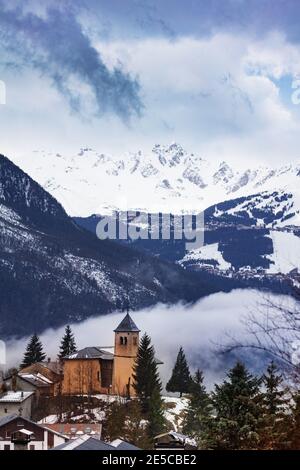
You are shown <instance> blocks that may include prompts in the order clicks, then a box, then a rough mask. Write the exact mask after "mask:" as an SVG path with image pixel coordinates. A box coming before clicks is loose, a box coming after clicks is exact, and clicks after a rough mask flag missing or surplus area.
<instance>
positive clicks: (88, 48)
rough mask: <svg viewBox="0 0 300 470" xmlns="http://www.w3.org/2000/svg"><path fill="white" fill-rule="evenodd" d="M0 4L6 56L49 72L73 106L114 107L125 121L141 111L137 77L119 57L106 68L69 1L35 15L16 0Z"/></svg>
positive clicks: (99, 109) (77, 108)
mask: <svg viewBox="0 0 300 470" xmlns="http://www.w3.org/2000/svg"><path fill="white" fill-rule="evenodd" d="M0 5H1V11H0V27H1V45H2V47H4V49H5V50H6V51H7V52H8V53H9V54H10V60H11V59H12V57H15V58H16V60H17V61H21V63H22V65H23V66H29V67H32V68H33V69H35V70H37V71H39V72H40V73H41V74H42V76H45V77H48V78H50V79H51V81H52V83H53V85H54V86H55V87H56V88H57V90H58V91H59V92H60V93H62V94H63V96H64V97H65V98H66V99H67V100H68V102H69V104H70V106H71V108H72V110H73V111H75V112H81V111H83V110H85V111H86V110H87V108H88V106H87V103H88V105H89V106H91V107H93V108H92V112H93V113H94V114H95V115H97V116H99V115H103V114H104V113H114V114H116V115H118V116H119V117H120V118H122V119H123V120H125V121H126V120H128V119H129V118H130V117H131V116H133V115H137V116H139V115H140V114H141V111H142V108H143V104H142V102H141V98H140V85H139V82H138V81H137V79H136V78H133V77H132V76H131V75H130V74H129V73H128V72H124V71H123V70H122V66H121V65H120V63H119V64H118V65H116V66H115V67H113V68H111V69H109V68H108V67H107V66H106V65H105V64H104V62H103V60H102V58H101V55H100V54H99V52H98V51H97V50H96V49H95V48H94V47H93V45H92V43H91V40H90V39H89V37H88V35H87V34H86V33H85V32H84V31H83V27H82V25H81V24H80V23H79V21H78V19H77V17H76V15H75V13H74V11H73V10H72V9H71V8H70V6H68V7H66V8H65V9H62V8H58V7H51V8H48V9H47V11H46V13H45V12H44V14H40V15H38V14H37V13H33V12H32V11H25V10H24V9H23V8H22V7H21V6H20V4H19V5H18V6H15V7H14V8H7V7H6V6H5V3H4V2H3V1H2V0H1V2H0Z"/></svg>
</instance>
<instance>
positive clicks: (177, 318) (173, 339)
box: [8, 290, 284, 387]
mask: <svg viewBox="0 0 300 470" xmlns="http://www.w3.org/2000/svg"><path fill="white" fill-rule="evenodd" d="M271 297H272V299H273V300H274V299H275V298H276V299H278V298H279V297H278V296H271ZM280 298H282V299H284V297H283V296H282V297H280ZM262 301H263V298H262V295H261V294H260V293H259V292H258V291H253V290H235V291H233V292H231V293H228V294H224V293H218V294H213V295H210V296H208V297H206V298H204V299H202V300H200V301H199V302H197V303H196V304H195V305H193V306H190V307H186V306H183V305H180V304H178V305H175V306H169V307H168V306H165V305H157V306H156V307H154V308H151V309H147V310H142V311H138V312H134V313H132V317H133V319H134V320H135V322H136V323H137V325H138V326H139V328H140V329H141V330H142V332H145V331H146V332H147V333H148V334H149V335H150V336H151V338H152V341H153V344H154V345H155V349H156V355H157V357H158V358H159V359H161V360H162V361H163V362H164V364H163V365H162V366H160V373H161V376H162V378H163V382H164V383H166V381H167V380H168V378H169V376H170V373H171V369H172V367H173V364H174V361H175V358H176V355H177V352H178V349H179V346H180V345H181V346H183V348H184V350H185V352H186V355H187V358H188V361H189V363H190V366H191V369H192V370H195V369H196V368H198V367H200V368H201V369H202V370H204V372H205V377H206V383H207V385H208V386H209V387H212V386H213V384H214V383H215V382H216V381H218V380H220V379H222V378H223V377H224V375H225V372H226V370H227V369H228V367H229V366H231V365H232V364H233V362H234V361H235V360H236V358H237V355H238V357H240V358H242V359H243V360H244V361H245V362H246V363H247V364H248V365H249V366H250V367H251V368H252V369H253V370H256V371H258V372H261V371H262V370H263V369H264V367H265V365H266V359H265V358H263V357H262V356H261V355H260V356H258V357H256V355H254V353H253V352H250V351H249V350H247V351H243V352H242V351H239V352H238V353H237V355H234V356H226V357H224V356H222V355H218V354H216V350H217V349H218V345H219V344H222V343H223V344H224V343H225V342H226V341H228V336H227V334H228V335H230V336H234V337H237V338H238V339H239V340H241V341H242V340H243V338H245V340H246V332H245V329H244V325H243V324H242V322H241V319H242V318H244V317H245V315H247V314H248V313H249V312H256V311H257V305H258V304H261V303H262ZM123 316H124V313H123V314H122V313H116V314H111V315H106V316H101V317H97V318H92V319H89V320H87V321H85V322H83V323H79V324H74V325H72V329H73V331H74V333H75V336H76V339H77V344H78V346H79V348H83V347H86V346H112V345H113V341H114V336H113V329H114V328H115V327H116V325H118V323H119V322H120V321H121V319H122V318H123ZM63 331H64V328H60V329H58V330H47V331H45V332H44V333H43V334H42V335H41V339H42V342H43V344H44V345H45V349H46V352H47V354H48V355H49V356H51V357H52V358H53V359H54V358H55V356H56V354H57V351H58V346H59V341H60V338H61V337H62V335H63ZM27 341H28V338H23V339H21V340H18V341H13V342H10V343H9V344H8V361H9V365H10V366H11V365H13V364H19V363H20V361H21V359H22V356H23V353H24V349H25V345H26V343H27Z"/></svg>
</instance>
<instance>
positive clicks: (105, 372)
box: [62, 313, 140, 397]
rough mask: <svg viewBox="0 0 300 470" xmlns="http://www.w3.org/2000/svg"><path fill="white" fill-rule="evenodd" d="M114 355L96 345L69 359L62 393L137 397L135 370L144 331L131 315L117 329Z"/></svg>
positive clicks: (64, 371)
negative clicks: (140, 334) (141, 330)
mask: <svg viewBox="0 0 300 470" xmlns="http://www.w3.org/2000/svg"><path fill="white" fill-rule="evenodd" d="M114 333H115V342H114V347H113V348H111V349H113V352H110V351H109V350H108V349H107V348H103V347H100V346H99V347H98V346H93V347H87V348H84V349H81V350H80V351H78V352H76V353H75V354H72V355H71V356H69V357H67V358H65V360H64V366H63V383H62V393H63V394H65V395H80V394H82V395H88V394H92V393H93V394H95V393H101V394H102V393H103V394H116V395H121V396H125V397H127V396H128V397H129V396H134V393H135V392H134V388H133V386H132V383H133V367H134V363H135V360H136V357H137V352H138V347H139V333H140V330H139V328H138V327H137V326H136V324H135V323H134V321H133V320H132V318H131V316H130V315H129V313H127V315H126V316H125V317H124V318H123V320H122V321H121V323H120V324H119V325H118V326H117V328H116V329H115V330H114Z"/></svg>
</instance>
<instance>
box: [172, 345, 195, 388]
mask: <svg viewBox="0 0 300 470" xmlns="http://www.w3.org/2000/svg"><path fill="white" fill-rule="evenodd" d="M190 384H191V374H190V370H189V366H188V363H187V360H186V357H185V354H184V351H183V349H182V347H180V349H179V352H178V355H177V359H176V362H175V365H174V368H173V371H172V376H171V378H170V380H169V382H168V383H167V386H166V390H167V392H179V394H180V397H182V394H183V393H188V392H189V389H190Z"/></svg>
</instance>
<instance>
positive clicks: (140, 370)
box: [133, 333, 163, 437]
mask: <svg viewBox="0 0 300 470" xmlns="http://www.w3.org/2000/svg"><path fill="white" fill-rule="evenodd" d="M133 379H134V382H133V387H134V389H135V392H136V395H137V397H138V399H139V401H140V404H141V410H142V413H144V414H145V415H146V419H148V422H149V426H148V430H149V435H150V436H151V437H153V436H154V435H155V433H159V432H161V431H162V428H163V402H162V399H161V391H162V384H161V381H160V378H159V373H158V370H157V363H156V360H155V351H154V348H153V346H152V345H151V339H150V337H149V336H148V335H147V334H146V333H145V334H144V335H143V337H142V339H141V342H140V345H139V349H138V353H137V358H136V362H135V365H134V372H133Z"/></svg>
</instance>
